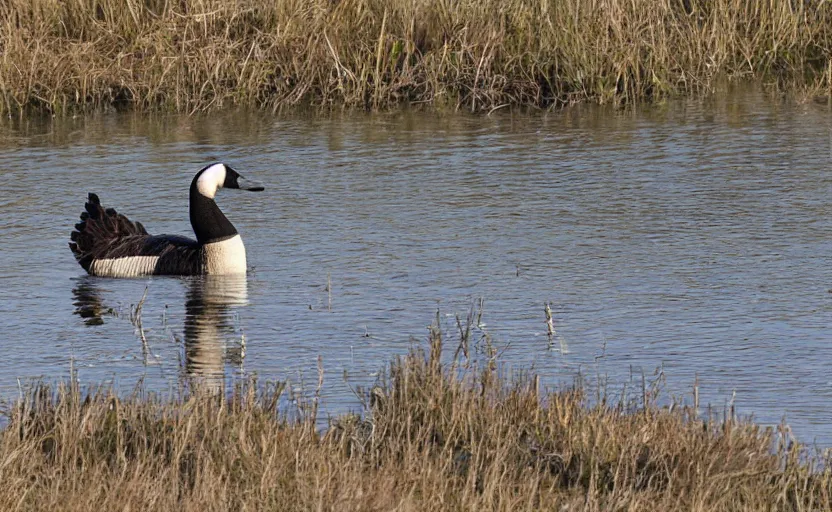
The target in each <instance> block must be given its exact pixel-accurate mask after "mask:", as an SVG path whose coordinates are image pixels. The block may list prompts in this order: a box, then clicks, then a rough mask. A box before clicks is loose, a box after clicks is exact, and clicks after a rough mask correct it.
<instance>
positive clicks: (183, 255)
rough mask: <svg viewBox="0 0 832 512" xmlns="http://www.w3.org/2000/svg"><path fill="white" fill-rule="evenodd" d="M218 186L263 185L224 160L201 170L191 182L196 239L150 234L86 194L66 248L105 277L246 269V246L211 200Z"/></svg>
mask: <svg viewBox="0 0 832 512" xmlns="http://www.w3.org/2000/svg"><path fill="white" fill-rule="evenodd" d="M221 188H238V189H244V190H255V191H260V190H263V187H262V186H261V185H260V184H258V183H254V182H251V181H249V180H246V179H245V178H243V177H242V176H241V175H240V174H239V173H238V172H237V171H235V170H234V169H232V168H231V167H229V166H228V165H225V164H223V163H216V164H212V165H209V166H207V167H205V168H203V169H202V170H200V171H199V172H198V173H196V175H195V176H194V179H193V181H192V182H191V190H190V207H189V209H190V218H191V227H192V228H193V230H194V234H195V235H196V240H192V239H190V238H187V237H184V236H178V235H151V234H149V233H148V232H147V230H146V229H145V228H144V226H142V224H141V223H140V222H133V221H131V220H129V219H128V218H127V217H125V216H124V215H122V214H120V213H118V212H116V211H115V210H114V209H112V208H104V207H103V206H101V201H100V200H99V198H98V196H97V195H95V194H92V193H91V194H89V197H88V199H87V203H86V204H85V205H84V206H85V211H84V212H82V213H81V222H79V223H78V224H76V225H75V231H73V232H72V234H71V235H70V238H71V239H72V241H71V242H70V243H69V248H70V249H71V250H72V253H73V254H74V255H75V259H76V260H78V263H79V264H80V265H81V266H82V267H83V268H84V270H86V271H87V272H88V273H89V274H91V275H95V276H105V277H138V276H146V275H201V274H213V275H225V274H245V272H246V249H245V246H244V245H243V240H242V239H241V238H240V234H239V233H237V229H236V228H235V227H234V225H233V224H231V221H229V220H228V218H226V216H225V215H224V214H223V213H222V211H221V210H220V209H219V207H218V206H217V203H216V202H215V201H214V196H215V195H216V193H217V191H218V190H219V189H221Z"/></svg>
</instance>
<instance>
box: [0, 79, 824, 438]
mask: <svg viewBox="0 0 832 512" xmlns="http://www.w3.org/2000/svg"><path fill="white" fill-rule="evenodd" d="M831 155H832V116H830V112H829V110H828V109H827V108H826V107H824V106H818V105H785V104H782V103H777V102H772V101H769V100H767V99H765V98H762V97H760V96H757V95H754V94H745V95H739V96H735V95H727V96H723V97H720V98H716V99H710V100H704V101H690V102H678V103H671V104H668V105H664V106H659V107H653V108H649V109H644V110H639V111H636V112H615V111H612V110H607V109H601V108H580V109H574V110H569V111H567V112H563V113H556V114H549V115H536V116H526V115H520V116H518V115H510V114H502V115H495V116H492V117H468V116H464V115H460V116H452V117H438V116H430V115H422V114H412V115H411V114H397V115H390V116H363V115H355V116H346V117H341V116H338V117H333V118H323V119H322V118H320V117H318V118H312V117H311V116H310V117H303V116H296V117H289V118H286V117H283V118H276V117H273V116H267V115H261V114H222V115H218V116H216V117H208V118H185V117H162V118H152V117H151V118H147V117H138V116H130V115H115V114H113V115H101V116H91V117H86V118H78V119H74V120H66V121H34V120H31V121H25V122H22V123H21V122H14V123H11V122H7V123H6V125H5V127H3V128H0V177H2V181H3V183H4V185H3V186H2V187H0V215H2V218H3V221H2V222H0V240H2V245H0V263H2V264H0V286H2V288H3V291H4V293H3V298H2V299H0V324H1V325H2V327H3V329H2V337H0V349H2V354H3V364H2V366H0V396H1V397H5V398H13V397H15V396H16V395H17V392H18V391H17V386H18V381H20V382H23V383H25V382H30V381H32V380H33V379H36V378H46V379H49V380H55V379H59V378H65V377H67V376H68V375H69V372H70V367H71V366H72V365H74V367H75V368H76V369H77V371H78V375H79V378H80V379H81V381H82V382H85V383H97V382H101V381H113V382H114V383H115V385H116V386H117V387H118V388H120V389H125V390H126V389H130V388H132V386H134V385H135V383H136V382H138V381H139V380H143V381H144V382H145V384H146V385H147V386H149V387H150V388H152V389H158V390H168V389H171V388H174V387H176V386H178V385H179V383H180V382H181V379H183V378H184V376H187V375H201V376H203V377H204V378H205V379H207V380H208V381H209V382H210V383H212V385H215V386H217V387H221V386H223V385H224V384H225V385H228V384H229V383H230V382H231V381H232V379H234V378H237V377H239V376H240V375H251V374H257V375H259V376H260V377H261V378H266V379H281V380H282V379H289V380H290V381H291V382H292V383H293V385H294V386H297V387H303V386H305V387H306V388H310V387H311V388H314V385H315V383H316V381H317V370H316V367H317V361H318V358H319V357H320V358H321V360H322V362H323V367H324V369H325V386H324V390H323V404H322V408H323V410H324V411H326V412H328V413H330V414H336V413H339V412H343V411H346V410H350V409H358V408H359V402H358V400H357V399H356V398H355V396H354V395H353V394H352V393H351V391H350V386H356V385H360V386H366V385H369V384H372V383H373V382H374V380H375V377H376V375H377V374H378V372H379V370H381V369H382V368H383V367H384V365H385V364H386V363H387V362H388V361H389V360H390V359H391V357H393V356H395V355H400V354H404V353H406V352H407V350H408V349H409V348H410V347H411V346H413V345H414V344H419V343H420V342H421V341H422V340H424V338H425V337H426V335H427V332H428V331H427V329H426V327H427V326H428V325H429V324H430V323H431V322H432V321H433V319H434V318H435V315H436V312H437V310H438V311H439V312H440V316H441V319H442V323H443V325H444V327H446V328H447V329H448V330H449V331H450V332H453V330H455V329H456V320H455V319H454V315H457V314H458V315H460V316H461V317H463V319H464V317H465V316H466V315H467V314H468V311H469V310H470V308H471V307H472V304H475V303H478V302H479V300H480V299H482V300H483V304H484V310H483V315H482V321H483V325H481V328H480V329H475V338H476V339H480V338H481V337H482V336H483V334H486V333H487V334H488V336H489V337H490V339H491V340H492V342H493V344H494V345H495V346H496V347H497V348H498V349H500V350H504V354H503V359H502V360H503V362H504V363H505V371H507V372H510V371H513V369H514V370H517V369H527V368H529V367H534V368H535V370H536V371H537V372H538V373H540V374H541V375H542V376H543V377H544V378H545V382H546V383H547V384H548V385H549V386H550V387H558V386H561V385H564V384H569V383H570V382H572V380H573V378H574V377H575V376H576V375H577V374H578V373H579V372H580V373H581V374H582V375H584V376H586V377H587V378H588V379H589V380H591V381H596V382H597V380H598V379H599V378H601V379H602V380H603V379H606V381H607V382H608V386H609V389H611V390H612V391H613V392H616V393H617V392H620V390H621V389H622V386H624V385H625V384H626V383H628V382H630V381H631V379H633V382H636V381H638V382H640V380H641V374H642V372H643V373H644V374H646V375H647V376H648V378H653V375H654V374H655V372H656V370H657V369H659V368H662V369H663V371H664V375H665V376H666V379H667V381H666V384H665V391H666V394H669V395H675V396H684V395H686V396H688V397H689V396H690V393H691V390H692V387H693V383H694V381H695V380H696V379H697V377H698V382H699V384H700V386H701V390H702V391H701V393H702V395H701V396H702V401H703V403H708V402H709V403H711V404H714V405H715V406H716V407H718V408H720V409H722V407H723V406H724V404H725V403H726V402H728V401H730V400H731V397H732V394H733V393H734V392H735V393H736V398H735V403H736V405H737V408H738V411H739V412H740V413H742V414H754V416H755V417H756V419H757V420H758V421H760V422H762V423H766V424H776V423H778V422H779V421H780V420H781V419H782V418H783V417H784V416H785V417H786V419H787V421H788V422H789V423H790V424H791V425H792V427H793V428H794V430H795V431H796V432H797V435H798V436H799V437H800V438H801V439H803V440H806V441H812V440H817V441H818V442H819V443H821V444H823V445H830V444H832V400H831V399H832V374H831V373H830V371H829V366H830V362H832V335H830V332H829V331H828V327H829V326H830V325H832V293H830V292H831V291H832V264H830V263H832V261H831V260H832V256H831V255H832V215H830V213H832V211H831V210H832V209H831V208H830V204H829V201H830V198H832V172H830V171H832V168H831V167H830V156H831ZM214 160H223V161H226V162H228V163H230V164H232V165H233V166H235V168H237V169H238V170H240V171H241V172H242V173H243V174H245V175H246V176H247V177H249V178H254V179H258V180H260V181H262V182H263V183H264V184H265V186H266V191H265V192H262V193H259V194H258V193H249V192H241V191H223V192H222V193H221V194H220V195H219V197H218V202H219V204H220V206H221V207H222V208H223V209H224V211H225V212H226V214H227V215H228V217H229V218H230V219H231V220H232V222H234V223H235V225H236V226H237V228H238V230H239V231H240V232H241V234H242V235H243V238H244V240H245V243H246V247H247V249H248V262H249V266H250V271H249V275H248V277H247V279H243V280H207V281H206V280H201V279H181V278H170V277H165V278H163V277H156V278H152V279H133V280H113V279H101V278H91V277H89V276H85V275H84V273H83V271H82V269H81V268H80V267H79V266H78V265H77V264H76V262H75V260H74V259H73V257H72V255H71V253H70V251H69V249H68V248H67V242H68V240H69V232H70V231H71V229H72V225H73V224H74V223H75V222H77V217H78V215H79V213H80V211H81V209H82V207H83V203H84V199H85V197H86V193H87V192H88V191H94V192H97V193H98V194H99V195H100V196H101V199H102V201H103V202H104V203H105V205H106V206H113V207H116V208H117V209H118V210H119V211H120V212H122V213H124V214H126V215H128V216H129V217H130V218H132V219H133V220H140V221H141V222H142V223H143V224H144V225H145V226H146V227H147V228H148V230H150V231H151V232H152V233H171V234H187V235H189V236H190V234H191V230H190V224H189V222H188V211H187V208H188V204H187V199H188V186H189V184H190V181H191V178H192V176H193V174H194V173H195V172H196V171H197V170H198V169H199V168H200V167H201V166H203V165H204V164H205V163H208V162H210V161H214ZM328 282H329V283H330V286H329V288H328ZM145 288H147V297H146V300H145V302H144V305H143V310H142V328H143V333H144V340H143V339H142V335H141V333H139V331H138V330H137V328H136V327H135V326H134V323H133V322H131V318H130V317H131V305H134V304H137V303H138V302H139V301H140V299H141V298H142V296H143V294H144V292H145ZM545 302H549V303H551V307H552V313H553V316H554V322H555V328H556V330H557V336H556V338H555V343H554V344H553V346H550V343H549V341H548V337H547V332H546V324H545V315H544V310H543V305H544V303H545ZM474 357H480V358H481V357H483V356H482V355H475V356H474ZM687 400H688V401H690V399H689V398H687Z"/></svg>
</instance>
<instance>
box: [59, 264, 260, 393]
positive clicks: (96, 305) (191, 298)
mask: <svg viewBox="0 0 832 512" xmlns="http://www.w3.org/2000/svg"><path fill="white" fill-rule="evenodd" d="M107 281H108V280H106V279H102V278H98V277H93V276H83V277H81V278H79V279H78V280H77V282H76V285H75V287H74V288H73V290H72V294H73V296H74V298H75V300H74V302H73V305H74V306H75V313H76V314H77V315H79V316H81V318H83V319H84V323H85V324H86V325H88V326H99V325H103V324H104V317H105V316H111V317H115V316H117V315H116V313H115V311H114V310H113V308H110V307H107V306H106V305H105V304H104V300H103V298H102V295H103V290H102V289H101V288H100V286H101V284H102V283H105V282H107ZM182 281H183V282H186V283H187V293H186V296H185V319H184V335H185V336H184V338H185V343H184V345H185V346H184V354H185V358H184V361H183V363H182V365H183V368H182V369H183V373H182V375H183V376H184V377H185V378H186V379H187V383H188V384H190V385H191V386H192V387H199V388H201V389H205V390H208V391H211V392H214V393H221V392H223V391H224V388H225V366H226V364H229V365H233V366H234V367H237V368H242V366H243V361H244V359H245V336H244V335H243V334H241V333H239V332H238V326H237V325H235V321H236V320H235V318H236V316H235V312H236V308H239V307H243V306H246V305H247V304H248V291H247V280H246V276H244V275H243V276H203V277H189V278H185V279H182ZM140 314H141V313H138V312H136V311H133V310H131V312H130V315H129V317H130V321H131V322H132V323H133V325H134V326H135V327H136V329H137V330H143V329H144V326H143V321H142V319H141V318H140V317H137V315H140ZM139 337H140V338H141V339H142V341H143V343H146V336H145V334H144V332H141V333H140V335H139ZM174 338H175V337H174ZM145 357H146V355H145Z"/></svg>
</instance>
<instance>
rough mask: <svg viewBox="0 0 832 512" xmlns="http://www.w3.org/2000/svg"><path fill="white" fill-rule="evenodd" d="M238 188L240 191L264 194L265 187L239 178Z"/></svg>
mask: <svg viewBox="0 0 832 512" xmlns="http://www.w3.org/2000/svg"><path fill="white" fill-rule="evenodd" d="M237 188H239V189H240V190H251V191H252V192H262V191H263V190H265V187H263V185H262V184H261V183H259V182H257V181H254V180H249V179H246V178H243V177H242V176H240V177H239V178H237Z"/></svg>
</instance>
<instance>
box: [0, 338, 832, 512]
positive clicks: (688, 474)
mask: <svg viewBox="0 0 832 512" xmlns="http://www.w3.org/2000/svg"><path fill="white" fill-rule="evenodd" d="M444 338H445V333H442V332H440V331H439V329H438V328H437V327H436V325H435V324H434V325H433V326H432V328H431V330H430V335H429V338H428V341H427V345H428V346H429V348H427V350H423V349H413V350H411V352H410V353H409V355H407V356H405V357H400V358H397V359H395V360H394V361H392V362H391V363H390V364H389V365H388V366H387V368H386V370H385V371H384V372H383V373H382V376H381V377H380V379H379V381H378V383H377V384H376V385H375V386H373V387H372V388H371V389H367V390H358V395H359V396H360V397H363V401H364V402H365V410H364V412H363V413H361V414H356V413H348V414H344V415H341V416H339V417H337V418H334V419H331V420H330V422H329V427H328V428H326V429H324V430H320V429H319V428H318V425H319V421H318V406H317V404H318V400H319V396H320V395H319V393H320V389H321V382H320V381H319V383H318V386H317V388H316V390H315V391H314V392H313V393H307V394H305V396H298V395H296V394H293V392H292V391H291V389H290V388H289V387H288V386H286V384H285V383H280V382H279V383H272V384H269V383H266V384H263V385H261V384H260V383H258V382H257V381H256V380H253V379H251V380H248V381H245V382H241V383H238V385H236V386H235V388H234V389H233V390H231V391H230V392H227V393H226V394H225V395H221V396H216V395H212V394H204V393H200V392H197V391H193V390H192V391H182V390H180V394H179V396H168V397H164V396H162V395H160V394H156V393H150V392H147V391H144V390H141V389H139V390H137V391H136V392H134V393H132V394H131V395H130V396H128V397H126V398H120V397H119V396H117V395H116V394H114V393H113V392H112V391H111V390H107V389H102V388H92V389H91V390H89V391H82V389H81V387H80V385H79V384H78V383H77V382H76V381H74V380H73V381H72V382H71V383H70V384H64V385H59V386H57V387H56V388H52V387H50V386H49V385H46V384H42V385H39V386H36V387H34V388H33V389H31V390H29V392H28V393H26V394H25V396H23V397H22V398H21V399H20V400H19V401H18V402H17V403H16V404H14V405H13V406H11V407H9V408H8V409H7V412H6V413H5V415H6V416H7V422H6V424H5V426H4V428H3V429H2V430H0V468H2V474H3V476H4V477H5V481H6V482H9V483H10V485H8V486H6V487H5V488H4V490H3V491H2V492H0V506H2V508H3V509H12V508H15V507H16V508H23V509H26V510H54V509H56V508H57V509H60V510H101V509H111V508H114V507H116V508H123V507H128V508H131V509H140V510H171V509H187V510H190V509H193V508H202V509H206V510H228V509H245V510H275V509H280V510H308V509H311V508H319V509H339V510H390V509H393V508H397V509H413V510H426V509H442V510H448V509H450V510H460V509H475V510H480V509H483V508H493V509H500V510H503V509H511V510H540V509H558V510H599V509H600V510H606V509H611V508H621V509H661V510H691V509H694V508H701V509H704V510H726V511H727V510H731V511H735V510H762V509H766V510H795V509H812V510H814V509H823V510H828V509H829V508H830V507H832V501H830V500H832V496H830V493H829V490H830V488H832V472H830V471H829V469H828V467H829V465H828V459H827V458H828V454H826V455H812V454H811V453H809V452H808V450H807V449H806V448H805V447H804V446H802V445H800V444H799V443H797V442H795V441H794V440H793V439H791V438H790V436H789V434H788V427H786V426H785V425H783V426H781V427H780V428H778V429H773V428H766V429H762V428H760V427H759V426H756V425H754V424H752V423H749V422H747V421H745V420H737V419H735V418H727V419H723V420H716V419H714V418H702V417H701V416H700V415H698V414H697V412H696V410H695V407H690V406H686V405H684V404H677V406H676V407H670V408H668V407H664V408H660V407H658V406H657V405H655V404H654V402H653V401H652V400H651V398H650V396H649V395H650V392H649V391H648V392H646V394H645V396H644V397H643V399H642V401H646V402H647V403H646V404H644V403H635V402H633V401H628V402H626V403H611V402H608V401H602V402H601V403H599V404H591V403H590V402H589V401H588V400H587V399H586V396H585V394H584V393H583V392H582V390H581V389H576V388H572V389H565V390H561V391H556V392H550V391H544V390H541V389H540V385H539V382H538V379H537V378H536V377H535V376H534V375H533V374H529V375H527V376H526V377H525V378H523V379H512V380H511V381H510V382H509V381H507V380H505V379H504V378H503V377H501V376H500V373H499V370H498V364H497V359H496V356H495V355H494V354H488V353H482V354H477V355H476V356H475V357H477V358H479V359H480V360H481V361H482V362H481V363H476V362H472V361H471V360H469V359H467V357H466V356H465V355H463V354H464V353H467V350H460V349H457V350H456V352H455V355H454V359H453V360H448V359H447V358H446V357H444V356H443V354H448V352H447V351H446V349H445V348H443V344H448V345H449V347H448V349H452V348H453V347H454V346H456V345H457V344H459V346H460V347H461V348H466V346H467V342H466V339H465V338H464V337H461V338H460V339H459V340H449V339H444Z"/></svg>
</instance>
